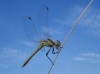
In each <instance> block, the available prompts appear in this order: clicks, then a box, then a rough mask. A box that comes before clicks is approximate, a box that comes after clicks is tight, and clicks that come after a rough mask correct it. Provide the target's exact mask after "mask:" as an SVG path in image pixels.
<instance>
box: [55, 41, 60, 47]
mask: <svg viewBox="0 0 100 74" xmlns="http://www.w3.org/2000/svg"><path fill="white" fill-rule="evenodd" d="M60 45H61V42H60V41H59V40H56V41H55V48H56V49H58V48H59V47H60Z"/></svg>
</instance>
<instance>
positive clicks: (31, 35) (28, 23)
mask: <svg viewBox="0 0 100 74" xmlns="http://www.w3.org/2000/svg"><path fill="white" fill-rule="evenodd" d="M23 27H24V30H25V33H26V37H27V39H28V40H29V41H30V42H31V43H34V42H35V43H39V42H40V40H41V39H42V38H41V36H40V34H39V32H38V30H37V28H36V26H35V25H34V23H33V21H32V18H31V17H29V16H25V17H23Z"/></svg>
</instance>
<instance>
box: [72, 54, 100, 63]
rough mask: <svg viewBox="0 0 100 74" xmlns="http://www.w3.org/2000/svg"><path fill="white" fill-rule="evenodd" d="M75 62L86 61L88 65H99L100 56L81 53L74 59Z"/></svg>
mask: <svg viewBox="0 0 100 74" xmlns="http://www.w3.org/2000/svg"><path fill="white" fill-rule="evenodd" d="M73 60H75V61H87V62H89V63H100V54H96V53H83V54H80V55H79V56H77V57H74V58H73Z"/></svg>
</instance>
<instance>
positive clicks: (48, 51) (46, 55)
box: [46, 49, 54, 65]
mask: <svg viewBox="0 0 100 74" xmlns="http://www.w3.org/2000/svg"><path fill="white" fill-rule="evenodd" d="M50 50H51V49H49V50H48V52H47V53H46V56H47V57H48V53H49V52H50ZM48 59H49V60H50V62H51V63H52V64H53V65H54V63H53V61H52V60H51V59H50V58H49V57H48Z"/></svg>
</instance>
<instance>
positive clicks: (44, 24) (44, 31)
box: [37, 5, 51, 39]
mask: <svg viewBox="0 0 100 74" xmlns="http://www.w3.org/2000/svg"><path fill="white" fill-rule="evenodd" d="M48 12H49V9H48V7H47V6H45V5H42V6H41V8H40V10H39V14H38V21H37V27H38V30H39V33H40V34H41V36H42V38H43V39H47V38H50V37H51V35H50V31H49V26H48Z"/></svg>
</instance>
